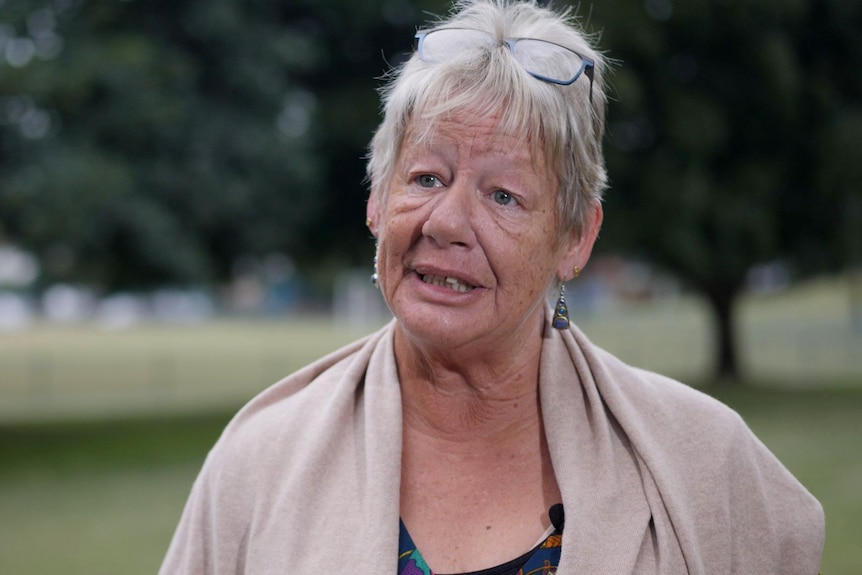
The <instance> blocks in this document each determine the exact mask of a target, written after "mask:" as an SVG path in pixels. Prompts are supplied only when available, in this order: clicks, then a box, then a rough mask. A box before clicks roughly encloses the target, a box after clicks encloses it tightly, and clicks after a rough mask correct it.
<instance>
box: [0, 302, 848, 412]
mask: <svg viewBox="0 0 862 575" xmlns="http://www.w3.org/2000/svg"><path fill="white" fill-rule="evenodd" d="M836 293H837V295H836ZM842 293H843V292H841V291H838V292H836V291H835V290H834V289H831V290H824V289H819V290H814V291H811V292H809V293H804V292H803V293H801V294H798V293H797V294H795V295H794V297H791V298H788V297H785V296H782V297H775V298H768V297H761V298H747V299H746V301H745V302H744V303H743V305H742V306H741V309H740V314H739V344H740V346H739V347H740V357H741V363H742V367H743V370H744V373H745V375H746V376H747V377H748V378H749V379H751V380H753V381H758V382H767V383H770V384H780V385H788V386H812V385H825V386H834V385H856V384H862V330H860V329H858V327H859V326H855V325H854V323H853V321H852V319H851V315H852V314H850V313H849V305H850V304H849V302H848V301H847V300H846V298H843V295H841V294H842ZM339 318H341V319H339ZM573 319H574V321H575V322H576V323H577V324H578V326H579V327H580V328H581V329H582V330H583V331H584V332H585V333H586V334H587V335H588V336H589V337H590V338H591V339H592V340H593V341H594V342H595V343H597V344H598V345H601V346H602V347H605V348H606V349H608V350H609V351H611V352H612V353H615V354H616V355H618V356H619V357H621V358H622V359H623V360H625V361H627V362H629V363H631V364H633V365H637V366H640V367H644V368H646V369H651V370H654V371H658V372H661V373H665V374H667V375H670V376H672V377H677V378H679V379H681V380H683V381H686V382H689V383H693V384H698V383H700V382H702V381H703V380H704V378H705V377H706V376H707V375H708V374H709V371H710V369H711V361H712V350H713V348H712V329H711V323H710V317H709V314H708V312H707V310H706V308H705V307H704V305H703V304H702V303H701V302H699V301H698V300H696V299H694V298H688V297H677V298H668V299H664V300H661V301H658V302H652V303H649V304H645V303H642V304H631V303H629V304H623V305H620V304H615V305H609V306H591V307H577V306H573ZM378 325H379V323H377V324H372V323H369V324H366V325H364V326H363V325H358V324H356V323H355V322H346V321H343V316H339V315H336V316H335V317H320V318H303V319H292V320H291V319H284V320H278V321H264V320H260V321H227V320H219V321H209V322H204V323H199V324H194V325H184V326H176V325H168V324H141V325H139V326H137V327H134V328H130V329H125V330H122V331H110V330H105V329H100V328H99V327H97V326H88V325H79V326H75V327H70V326H56V325H43V326H36V327H31V328H29V329H27V330H24V331H21V332H17V333H14V334H7V335H4V336H0V421H15V420H33V419H44V418H70V417H71V418H74V417H94V416H95V417H102V416H122V415H123V414H135V413H142V412H143V413H154V412H155V413H159V412H168V411H192V410H205V409H216V408H225V409H232V408H235V407H236V406H238V405H240V404H241V403H243V402H245V401H247V400H248V399H249V398H251V397H252V396H253V395H255V394H256V393H258V392H259V391H261V390H262V389H264V388H265V387H266V386H267V385H269V384H271V383H273V382H274V381H276V380H278V379H280V378H281V377H283V376H285V375H286V374H289V373H290V372H292V371H294V370H296V369H297V368H299V367H301V366H303V365H305V364H307V363H309V362H310V361H313V360H314V359H316V358H318V357H320V356H322V355H324V354H326V353H328V352H329V351H332V350H334V349H336V348H338V347H340V346H341V345H343V344H345V343H347V342H349V341H351V340H353V339H355V338H357V337H359V336H361V335H362V334H364V333H368V332H370V331H371V330H373V329H375V328H376V327H378Z"/></svg>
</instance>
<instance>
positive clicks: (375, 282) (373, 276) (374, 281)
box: [371, 256, 380, 288]
mask: <svg viewBox="0 0 862 575" xmlns="http://www.w3.org/2000/svg"><path fill="white" fill-rule="evenodd" d="M378 284H379V282H378V279H377V256H374V272H373V273H372V274H371V285H373V286H374V287H376V288H379V287H380V285H378Z"/></svg>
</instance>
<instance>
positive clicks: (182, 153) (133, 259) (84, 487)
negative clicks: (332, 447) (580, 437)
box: [0, 0, 862, 574]
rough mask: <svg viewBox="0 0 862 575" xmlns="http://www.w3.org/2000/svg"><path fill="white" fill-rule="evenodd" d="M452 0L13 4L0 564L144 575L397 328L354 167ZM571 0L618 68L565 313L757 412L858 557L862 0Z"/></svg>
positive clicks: (1, 320)
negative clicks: (248, 444) (263, 411)
mask: <svg viewBox="0 0 862 575" xmlns="http://www.w3.org/2000/svg"><path fill="white" fill-rule="evenodd" d="M556 5H557V6H564V5H566V3H565V2H556ZM447 8H448V3H446V2H442V1H432V0H421V1H420V0H317V1H312V0H285V1H275V0H207V1H203V0H150V1H144V0H129V1H120V0H0V573H4V574H5V573H14V574H19V573H20V574H30V573H32V574H44V573H64V574H73V573H87V574H100V573H106V574H107V573H112V574H113V573H124V574H136V573H153V572H155V570H156V569H157V567H158V565H159V563H160V560H161V557H162V556H163V554H164V552H165V549H166V547H167V544H168V541H169V539H170V536H171V534H172V531H173V529H174V527H175V525H176V522H177V520H178V519H179V515H180V513H181V509H182V505H183V502H184V500H185V497H186V496H187V494H188V491H189V489H190V487H191V482H192V481H193V479H194V476H195V474H196V472H197V470H198V469H199V467H200V465H201V463H202V461H203V458H204V457H205V455H206V452H207V449H208V448H209V446H210V445H211V444H212V443H213V441H215V439H216V438H217V436H218V434H219V432H220V430H221V429H222V427H223V426H224V425H225V423H226V422H227V420H228V419H229V417H230V416H231V414H232V413H233V412H235V410H236V409H237V408H238V407H239V406H240V405H242V403H243V402H245V401H247V400H248V399H249V398H250V397H252V396H253V395H254V394H255V393H257V392H258V391H260V390H262V389H263V388H264V387H266V386H267V385H268V384H270V383H272V382H273V381H275V380H277V379H279V378H280V377H282V376H284V375H285V374H287V373H289V372H291V371H292V370H294V369H296V368H297V367H299V366H301V365H303V364H305V363H307V362H308V361H310V360H312V359H314V358H316V357H319V356H320V355H322V354H324V353H326V352H328V351H331V350H333V349H335V348H336V347H338V346H339V345H341V344H343V343H346V342H348V341H350V340H352V339H354V338H356V337H359V336H361V335H363V334H365V333H368V332H369V331H371V330H372V329H374V328H376V327H377V326H379V325H381V324H382V323H383V322H385V321H386V320H387V317H388V316H387V312H386V310H385V308H384V306H383V305H382V302H381V301H380V298H379V294H377V293H376V292H375V291H374V290H373V289H372V288H371V286H370V285H369V284H368V282H367V279H368V276H369V274H370V271H371V269H370V268H371V265H370V263H371V257H372V254H373V244H372V241H371V238H370V236H369V234H368V232H367V230H366V229H365V228H364V224H363V222H364V206H365V199H366V196H367V191H366V186H365V183H364V161H363V156H364V154H365V146H366V144H367V142H368V140H369V138H370V136H371V133H372V131H373V129H374V127H375V126H376V123H377V122H378V121H379V103H378V97H377V93H376V90H377V89H378V88H379V87H380V86H381V77H382V76H383V75H384V74H385V73H386V71H387V70H389V69H390V68H391V67H392V66H396V65H397V64H398V63H399V62H400V61H402V60H403V58H404V57H405V56H406V55H408V54H409V52H410V49H411V42H412V36H413V33H414V32H415V30H416V27H417V26H419V25H421V24H422V23H423V22H427V21H428V19H429V18H430V17H431V16H430V15H433V14H442V13H445V12H446V10H447ZM575 8H576V13H577V14H578V15H579V17H580V21H581V23H582V25H583V26H584V27H585V28H586V29H587V30H588V31H589V32H590V33H593V34H595V35H596V38H597V40H598V43H599V45H600V46H601V48H602V49H603V50H605V51H606V54H607V56H608V57H609V58H611V59H612V60H613V62H614V65H613V68H612V72H611V74H610V78H609V80H610V86H611V88H610V107H609V116H608V131H607V135H606V138H605V150H606V155H607V160H608V169H609V173H610V178H611V188H610V190H609V191H608V194H607V197H606V201H605V214H606V215H605V225H604V229H603V231H602V234H601V238H600V240H599V242H598V245H597V250H596V253H595V255H594V258H593V260H592V261H591V263H590V265H589V266H588V268H587V270H585V273H584V274H583V275H582V276H581V278H579V279H578V280H577V281H574V282H570V284H569V286H568V294H569V300H570V302H571V305H570V309H571V310H572V315H573V319H574V320H575V321H576V323H577V324H578V325H579V327H580V328H581V329H583V330H584V331H585V332H586V333H587V335H588V336H589V337H591V338H592V339H593V340H594V341H596V342H597V343H599V344H600V345H602V346H604V347H606V348H608V349H610V350H611V351H613V352H614V353H616V354H618V355H619V356H621V357H622V358H623V359H625V360H626V361H629V362H630V363H633V364H636V365H640V366H644V367H647V368H650V369H654V370H657V371H661V372H663V373H666V374H669V375H671V376H674V377H677V378H680V379H682V380H683V381H686V382H687V383H690V384H692V385H695V386H698V387H700V388H702V389H704V390H705V391H707V392H708V393H711V394H713V395H716V396H717V397H719V398H721V399H722V400H724V401H726V402H727V403H729V404H730V405H731V406H733V407H734V408H736V409H737V410H738V411H740V413H742V415H743V416H744V417H745V418H746V420H747V421H748V423H749V424H750V425H751V427H752V428H753V429H754V430H755V432H756V433H757V434H758V435H759V436H760V437H761V438H762V439H763V441H764V442H765V443H766V444H767V445H768V446H769V447H770V448H771V449H772V450H773V451H774V452H775V453H776V454H777V455H778V456H779V458H780V459H781V460H782V461H783V462H784V463H785V464H786V465H787V466H788V467H789V468H790V470H791V471H792V472H793V473H794V474H795V475H797V477H799V478H800V480H801V481H802V482H803V483H804V484H805V485H806V486H808V488H809V489H810V490H811V491H812V492H813V493H814V494H815V495H816V496H817V497H818V498H819V499H820V500H821V502H822V503H823V505H824V508H825V510H826V514H827V531H828V533H827V543H826V550H825V554H824V562H823V569H822V571H823V573H827V574H836V573H838V574H852V573H858V572H860V571H862V545H860V543H859V533H862V73H860V70H862V34H860V33H859V30H862V2H859V0H688V1H686V2H681V1H673V0H595V1H593V2H579V3H577V4H576V5H575Z"/></svg>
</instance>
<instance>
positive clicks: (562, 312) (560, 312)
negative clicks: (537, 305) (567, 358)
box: [551, 266, 581, 329]
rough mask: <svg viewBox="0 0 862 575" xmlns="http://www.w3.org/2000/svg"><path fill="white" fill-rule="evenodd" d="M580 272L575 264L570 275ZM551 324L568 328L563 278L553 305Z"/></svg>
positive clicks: (567, 311) (559, 327) (556, 327)
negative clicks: (558, 296)
mask: <svg viewBox="0 0 862 575" xmlns="http://www.w3.org/2000/svg"><path fill="white" fill-rule="evenodd" d="M580 274H581V268H579V267H578V266H575V269H574V270H573V271H572V277H573V278H576V277H578V276H579V275H580ZM551 325H552V326H554V328H555V329H569V306H568V305H567V304H566V280H565V278H564V279H563V281H562V283H560V298H559V299H558V300H557V305H556V306H555V307H554V319H553V321H552V322H551Z"/></svg>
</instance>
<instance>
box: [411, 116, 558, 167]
mask: <svg viewBox="0 0 862 575" xmlns="http://www.w3.org/2000/svg"><path fill="white" fill-rule="evenodd" d="M423 150H428V151H432V152H435V153H444V152H445V153H447V154H458V155H459V156H460V157H473V158H475V157H478V156H487V157H491V158H494V157H499V158H504V159H506V161H510V162H513V163H516V164H517V165H519V166H524V167H530V168H532V170H533V171H535V172H537V173H542V174H546V173H547V167H548V166H547V165H546V158H545V153H544V147H543V146H542V144H541V141H540V139H539V138H536V137H534V136H532V135H531V134H530V133H529V132H528V131H527V130H515V129H512V128H511V127H509V126H508V125H507V124H506V123H505V122H503V121H502V120H501V114H478V113H475V112H469V111H458V112H452V113H449V114H443V115H441V116H439V117H436V118H421V117H420V118H414V119H413V120H412V121H411V122H410V123H409V124H408V126H407V130H406V131H405V134H404V139H403V144H402V149H401V152H402V153H405V152H406V153H407V154H411V153H421V151H423Z"/></svg>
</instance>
